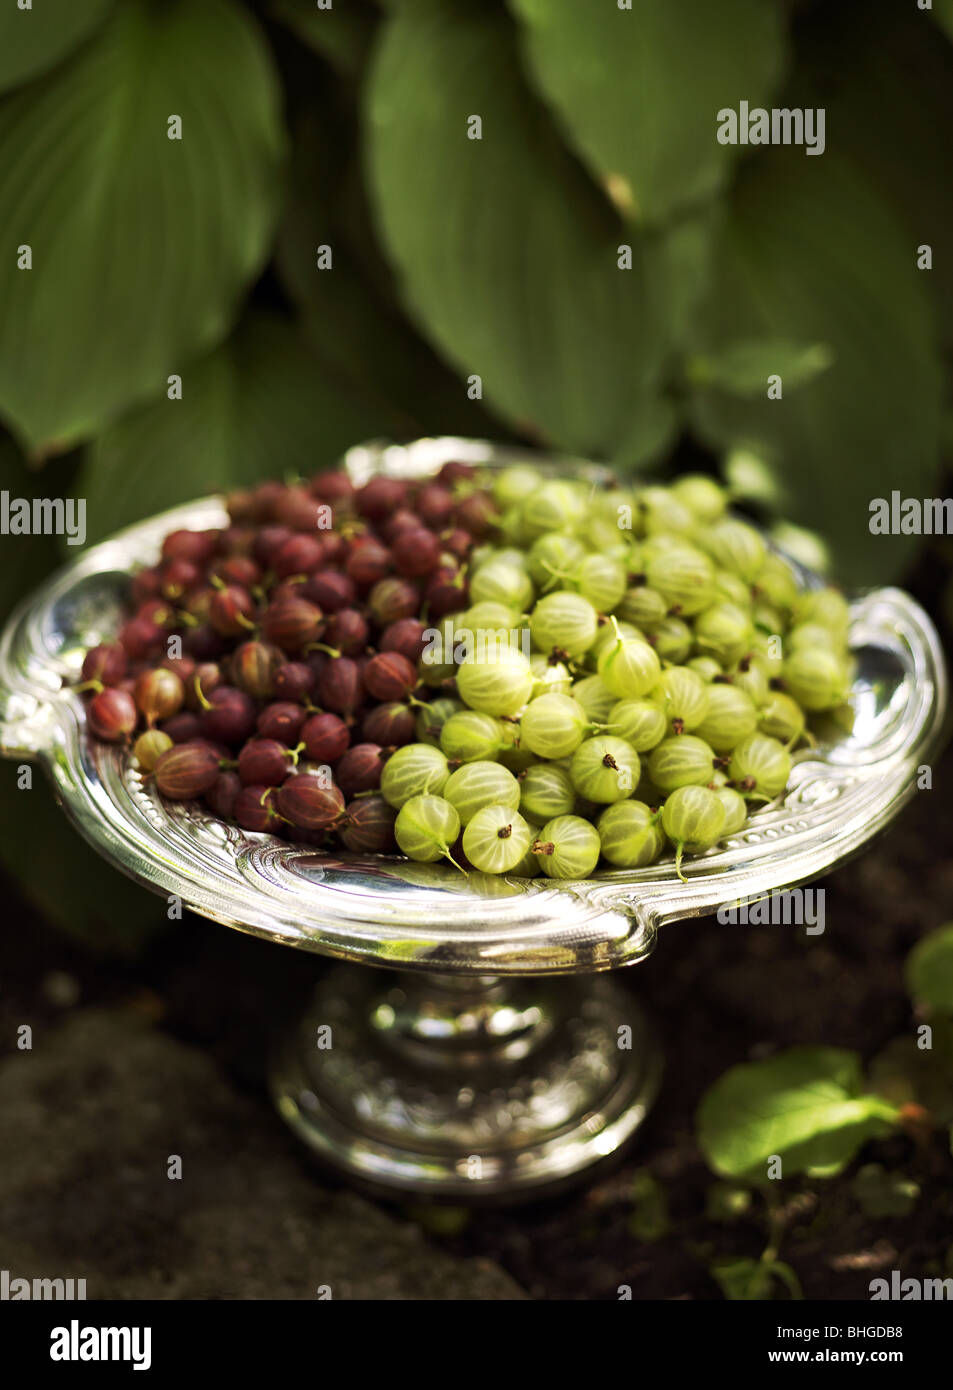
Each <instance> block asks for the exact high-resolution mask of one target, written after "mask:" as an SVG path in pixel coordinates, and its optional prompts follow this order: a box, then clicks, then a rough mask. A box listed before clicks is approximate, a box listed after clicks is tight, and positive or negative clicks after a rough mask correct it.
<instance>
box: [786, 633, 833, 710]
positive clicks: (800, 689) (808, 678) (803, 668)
mask: <svg viewBox="0 0 953 1390" xmlns="http://www.w3.org/2000/svg"><path fill="white" fill-rule="evenodd" d="M782 679H783V680H784V685H785V688H786V690H787V692H788V694H789V695H792V696H793V697H794V699H795V700H797V702H798V704H799V705H801V706H802V708H804V709H806V710H812V711H815V710H825V709H832V708H834V706H836V705H842V704H845V703H846V701H847V696H848V694H849V689H850V682H849V678H848V671H847V663H846V662H845V661H844V660H843V659H842V658H841V657H839V656H837V655H836V654H835V653H834V652H830V651H826V650H823V649H821V650H808V649H807V648H803V647H802V648H801V649H800V650H797V651H793V652H791V654H790V655H789V656H787V657H786V658H785V660H784V665H783V667H782Z"/></svg>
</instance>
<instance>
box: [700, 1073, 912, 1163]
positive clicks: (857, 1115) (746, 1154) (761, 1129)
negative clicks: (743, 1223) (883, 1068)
mask: <svg viewBox="0 0 953 1390" xmlns="http://www.w3.org/2000/svg"><path fill="white" fill-rule="evenodd" d="M896 1113H897V1112H896V1109H895V1107H893V1106H892V1105H890V1104H889V1103H888V1102H887V1101H885V1100H883V1099H882V1098H881V1097H879V1096H874V1095H868V1094H866V1093H865V1090H864V1080H863V1074H862V1069H861V1061H860V1057H859V1056H858V1054H857V1053H854V1052H848V1051H845V1050H842V1049H840V1048H832V1047H816V1048H815V1047H796V1048H791V1049H790V1050H789V1051H787V1052H782V1053H779V1054H778V1055H777V1056H776V1057H770V1058H768V1059H767V1060H765V1061H763V1062H750V1063H743V1064H742V1065H741V1066H737V1067H732V1068H731V1069H730V1070H729V1071H727V1072H725V1074H724V1076H722V1077H720V1078H719V1079H718V1080H717V1081H716V1082H715V1083H714V1085H713V1086H711V1087H710V1088H709V1089H708V1091H707V1092H706V1093H705V1095H704V1097H703V1098H702V1102H701V1104H700V1106H699V1108H698V1115H697V1119H696V1126H697V1133H698V1142H699V1145H700V1147H701V1149H702V1152H703V1153H704V1155H705V1158H706V1159H707V1161H708V1163H709V1164H710V1166H711V1167H712V1168H713V1169H714V1171H715V1172H716V1173H720V1174H722V1175H724V1176H725V1177H734V1178H745V1179H747V1180H748V1181H752V1182H764V1181H765V1179H766V1178H767V1177H768V1165H769V1163H770V1162H771V1160H772V1159H773V1157H775V1156H777V1157H780V1159H781V1162H782V1170H783V1171H782V1175H783V1177H792V1176H794V1175H795V1174H797V1173H804V1172H808V1171H810V1170H817V1169H820V1170H824V1171H826V1172H835V1171H839V1170H840V1169H841V1168H843V1167H844V1166H846V1164H847V1163H849V1162H850V1160H851V1158H853V1156H854V1154H855V1153H856V1152H857V1151H858V1149H859V1148H860V1147H861V1146H862V1145H863V1144H864V1143H866V1141H867V1140H868V1139H872V1138H877V1137H880V1136H883V1135H885V1134H888V1133H889V1132H890V1130H891V1128H892V1125H893V1123H894V1122H895V1120H896Z"/></svg>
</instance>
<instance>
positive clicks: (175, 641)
mask: <svg viewBox="0 0 953 1390" xmlns="http://www.w3.org/2000/svg"><path fill="white" fill-rule="evenodd" d="M227 507H228V514H229V523H230V524H229V525H227V526H225V527H223V528H221V529H215V530H206V531H191V530H176V531H173V532H171V533H170V534H169V535H167V536H166V537H165V539H164V541H163V542H162V548H161V555H160V558H159V561H158V563H157V564H155V565H151V566H149V567H147V568H143V569H141V570H139V571H138V573H136V574H135V575H134V577H133V578H132V581H131V595H130V602H131V613H130V616H129V617H128V618H127V620H126V621H125V622H124V623H123V625H122V627H121V628H120V630H119V632H118V635H117V639H116V641H114V642H109V643H104V644H101V645H98V646H96V647H93V648H91V649H90V650H89V651H88V652H87V654H86V657H85V660H84V662H83V667H82V680H81V684H80V686H79V688H80V689H82V690H85V691H87V692H89V693H90V699H89V703H88V711H87V715H88V726H89V729H90V731H91V732H92V734H93V735H94V736H95V737H96V738H98V739H100V740H103V741H106V742H108V743H114V744H126V745H131V746H132V748H133V752H134V755H135V758H136V761H137V763H138V766H139V768H140V770H141V771H142V772H143V774H144V775H146V776H148V777H150V778H152V779H154V782H155V786H156V787H157V789H158V791H159V792H160V793H161V794H162V796H164V797H167V798H170V799H172V800H178V801H184V800H191V799H194V798H203V799H204V801H205V803H206V804H207V806H208V807H209V809H210V810H211V811H212V812H213V813H214V814H215V815H216V816H218V817H220V818H222V819H225V820H230V821H236V822H237V823H238V824H239V825H240V826H241V827H242V828H243V829H246V830H250V831H269V832H272V833H275V834H279V835H282V836H283V837H285V838H288V839H291V840H293V841H297V842H303V843H306V844H315V845H322V846H326V845H333V844H334V843H336V842H339V843H340V844H342V845H343V846H344V847H345V848H347V849H349V850H351V851H356V852H361V853H387V852H390V851H393V850H394V849H395V842H394V834H393V827H394V820H395V815H396V813H395V811H394V810H393V809H392V808H391V807H390V806H389V805H388V804H387V803H386V802H385V801H384V799H383V798H382V797H381V796H380V795H378V793H377V788H378V786H379V784H380V779H381V772H382V770H383V767H384V764H385V762H386V760H387V758H388V757H389V755H390V754H391V753H392V752H393V751H394V749H396V748H397V747H400V746H402V745H404V744H407V743H411V742H413V741H414V740H415V739H416V738H417V737H418V724H417V721H418V718H419V715H418V709H419V708H420V707H421V703H420V701H419V700H418V699H417V696H416V695H415V691H417V689H418V682H419V676H418V662H419V660H420V657H421V654H422V651H423V648H424V643H425V632H426V629H427V625H428V623H433V622H437V621H439V620H440V619H441V618H443V617H444V616H446V615H447V614H450V613H455V612H458V611H459V610H461V609H463V608H465V607H466V605H467V601H468V595H467V579H466V561H467V556H468V555H469V553H470V551H471V549H472V547H473V546H474V545H475V544H477V543H479V542H480V541H481V540H482V538H483V537H485V536H486V535H487V533H488V532H489V531H490V530H491V529H492V527H493V525H494V522H495V520H496V509H495V506H494V503H493V501H492V498H491V496H490V495H489V493H487V491H486V490H485V489H484V488H482V487H481V486H479V485H478V484H477V483H476V481H475V478H474V475H473V470H472V469H471V468H470V467H469V465H467V464H464V463H447V464H445V465H444V466H443V468H441V470H440V472H439V473H438V474H437V475H436V476H433V477H430V478H427V479H425V480H423V481H421V482H416V483H415V482H409V481H403V480H398V479H394V478H387V477H374V478H372V479H371V480H370V481H368V482H367V483H365V484H364V485H363V486H362V487H355V486H354V485H353V484H352V482H351V480H350V479H349V478H348V476H347V475H346V474H344V473H342V472H326V473H322V474H319V475H317V476H316V477H315V478H313V479H312V480H311V481H310V483H308V484H303V483H295V484H291V485H288V484H284V483H279V482H274V481H269V482H264V483H262V484H260V485H259V486H257V487H255V488H253V489H252V490H249V491H244V492H236V493H233V494H232V495H230V496H229V497H228V498H227ZM434 693H436V692H434V691H430V692H428V694H431V695H432V694H434Z"/></svg>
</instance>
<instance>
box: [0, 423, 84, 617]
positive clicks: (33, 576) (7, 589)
mask: <svg viewBox="0 0 953 1390" xmlns="http://www.w3.org/2000/svg"><path fill="white" fill-rule="evenodd" d="M56 473H58V474H59V476H58V477H57V476H56ZM0 490H2V491H4V492H8V493H9V494H10V499H11V501H12V499H14V498H18V497H24V498H29V499H32V498H34V497H61V496H63V495H64V489H63V484H62V470H56V471H55V472H54V470H53V469H52V468H46V469H29V468H27V466H26V462H25V460H24V459H23V457H22V455H21V454H20V451H19V449H18V448H17V446H16V445H15V444H14V442H13V440H12V439H10V438H9V436H3V437H0ZM69 495H70V496H73V495H74V494H73V493H72V491H71V490H70V491H69ZM71 548H72V549H73V553H74V554H75V547H71ZM59 559H60V557H59V553H58V550H57V545H56V541H55V540H54V538H53V537H52V536H3V537H0V627H2V625H3V623H4V622H5V621H6V618H7V614H8V613H9V612H10V609H11V608H13V607H14V605H15V604H16V603H18V602H19V600H20V599H21V598H24V597H25V595H26V594H27V593H28V592H29V591H30V589H32V588H33V587H34V586H35V585H36V584H39V582H40V580H41V579H43V578H44V577H45V576H46V575H47V574H49V572H50V570H52V569H55V568H56V566H57V564H58V563H59Z"/></svg>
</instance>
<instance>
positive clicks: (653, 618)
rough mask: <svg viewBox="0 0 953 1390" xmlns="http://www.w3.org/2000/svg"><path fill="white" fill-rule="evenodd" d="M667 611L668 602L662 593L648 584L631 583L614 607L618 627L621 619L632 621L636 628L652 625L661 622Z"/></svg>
mask: <svg viewBox="0 0 953 1390" xmlns="http://www.w3.org/2000/svg"><path fill="white" fill-rule="evenodd" d="M667 612H668V604H667V603H666V602H665V600H664V598H663V597H662V595H661V594H660V593H659V591H658V590H657V589H652V588H650V587H649V585H648V584H633V585H631V586H630V587H629V588H628V589H626V591H625V593H624V594H623V595H622V598H621V599H620V601H619V603H618V605H617V607H616V617H617V618H619V619H620V624H619V625H620V627H621V625H622V622H623V621H624V622H627V623H632V624H634V625H635V626H636V627H637V628H644V627H652V626H654V625H655V624H656V623H660V622H662V620H663V619H664V617H665V615H666V613H667Z"/></svg>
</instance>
